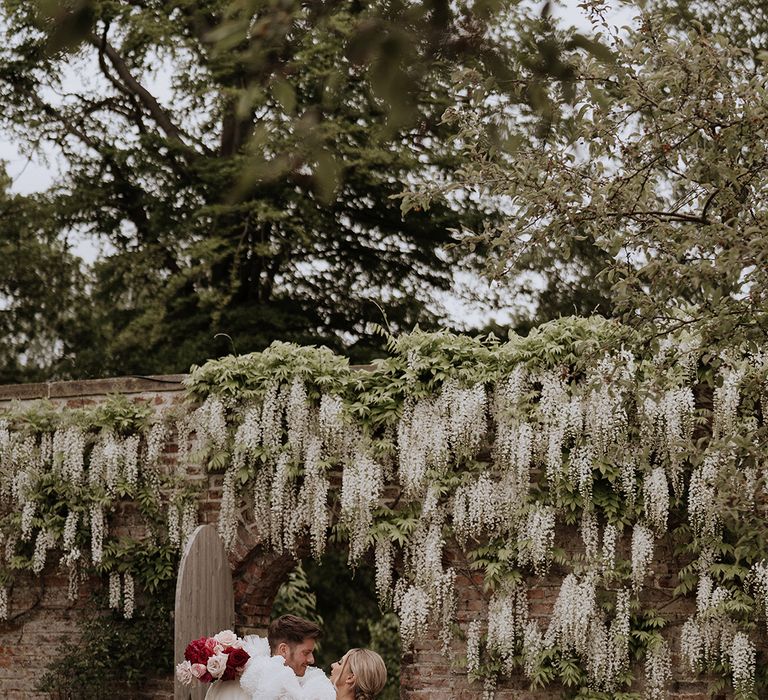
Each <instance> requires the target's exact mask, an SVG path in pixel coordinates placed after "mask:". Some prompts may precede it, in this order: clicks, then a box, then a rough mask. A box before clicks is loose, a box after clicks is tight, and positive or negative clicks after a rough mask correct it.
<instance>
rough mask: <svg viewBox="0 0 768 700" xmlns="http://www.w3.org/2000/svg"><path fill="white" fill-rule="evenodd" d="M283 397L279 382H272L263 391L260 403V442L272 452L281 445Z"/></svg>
mask: <svg viewBox="0 0 768 700" xmlns="http://www.w3.org/2000/svg"><path fill="white" fill-rule="evenodd" d="M283 396H284V395H283V394H281V392H280V384H279V382H276V381H272V382H270V383H269V384H268V385H267V387H266V389H265V390H264V398H263V399H262V402H261V434H262V442H263V444H264V446H265V447H267V448H268V449H270V450H271V451H272V452H274V451H275V450H277V449H278V448H279V447H280V445H281V443H282V435H283Z"/></svg>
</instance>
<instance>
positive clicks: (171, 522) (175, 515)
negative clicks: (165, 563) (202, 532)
mask: <svg viewBox="0 0 768 700" xmlns="http://www.w3.org/2000/svg"><path fill="white" fill-rule="evenodd" d="M167 525H168V540H169V541H170V543H171V544H172V545H173V546H174V547H179V545H180V544H181V529H180V527H179V506H178V505H177V504H176V502H175V501H171V502H170V503H169V504H168V518H167Z"/></svg>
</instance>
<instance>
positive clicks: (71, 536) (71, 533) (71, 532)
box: [62, 510, 80, 552]
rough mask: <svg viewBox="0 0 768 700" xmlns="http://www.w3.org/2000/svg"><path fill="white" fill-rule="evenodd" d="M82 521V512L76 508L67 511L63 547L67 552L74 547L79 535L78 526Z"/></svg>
mask: <svg viewBox="0 0 768 700" xmlns="http://www.w3.org/2000/svg"><path fill="white" fill-rule="evenodd" d="M79 522H80V513H79V512H78V511H76V510H70V511H69V513H67V518H66V520H65V521H64V535H63V543H62V547H63V548H64V551H65V552H68V551H70V550H71V549H72V547H73V546H74V544H75V537H77V526H78V524H79Z"/></svg>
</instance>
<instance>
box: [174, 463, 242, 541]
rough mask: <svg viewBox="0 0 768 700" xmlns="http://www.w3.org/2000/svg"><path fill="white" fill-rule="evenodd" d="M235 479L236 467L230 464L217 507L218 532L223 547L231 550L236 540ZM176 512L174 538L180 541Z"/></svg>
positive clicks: (177, 513)
mask: <svg viewBox="0 0 768 700" xmlns="http://www.w3.org/2000/svg"><path fill="white" fill-rule="evenodd" d="M236 479H237V466H236V465H235V464H231V465H230V466H229V467H227V470H226V471H225V472H224V481H223V483H222V487H221V505H220V506H219V524H218V532H219V537H221V541H222V542H223V543H224V547H225V548H226V549H227V550H231V549H232V547H234V545H235V541H236V539H237V515H238V511H237V492H236V489H235V486H236ZM175 510H176V523H177V525H176V527H177V535H176V538H177V540H178V541H179V542H180V541H181V533H180V531H179V530H178V517H179V511H178V508H175Z"/></svg>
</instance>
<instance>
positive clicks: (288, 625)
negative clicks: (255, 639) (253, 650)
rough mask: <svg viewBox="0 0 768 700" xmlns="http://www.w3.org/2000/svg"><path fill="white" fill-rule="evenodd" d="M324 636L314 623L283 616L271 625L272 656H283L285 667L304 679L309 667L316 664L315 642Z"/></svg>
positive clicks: (268, 638) (268, 639)
mask: <svg viewBox="0 0 768 700" xmlns="http://www.w3.org/2000/svg"><path fill="white" fill-rule="evenodd" d="M322 634H323V633H322V631H321V630H320V628H319V627H318V626H317V625H316V624H315V623H314V622H310V621H309V620H304V619H303V618H301V617H297V616H296V615H282V616H281V617H278V618H277V619H276V620H272V623H271V624H270V625H269V631H268V632H267V641H268V642H269V652H270V654H272V656H277V655H280V656H282V657H283V658H284V659H285V665H286V666H288V667H290V668H291V669H293V672H294V673H295V674H296V675H297V676H298V677H299V678H303V677H304V675H305V674H306V672H307V667H308V666H312V665H314V663H315V656H314V651H315V641H316V640H317V639H319V638H320V636H321V635H322Z"/></svg>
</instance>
